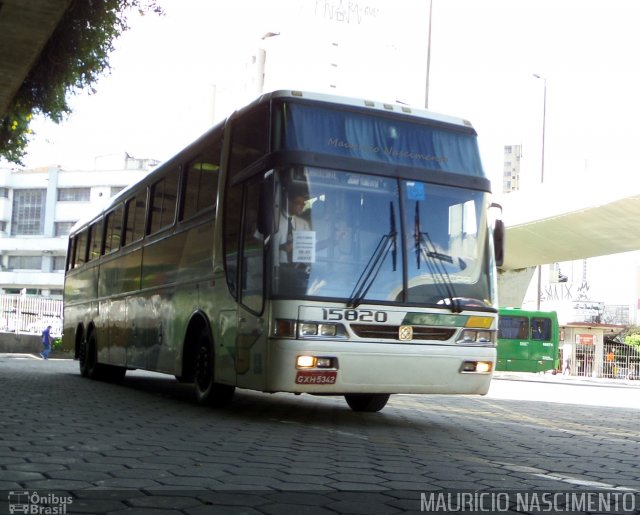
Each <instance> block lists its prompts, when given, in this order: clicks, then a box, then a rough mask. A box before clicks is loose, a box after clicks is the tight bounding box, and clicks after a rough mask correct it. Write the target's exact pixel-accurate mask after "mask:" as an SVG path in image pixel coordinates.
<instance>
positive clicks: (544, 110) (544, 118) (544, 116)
mask: <svg viewBox="0 0 640 515" xmlns="http://www.w3.org/2000/svg"><path fill="white" fill-rule="evenodd" d="M533 76H534V77H535V78H536V79H540V80H542V81H543V82H544V97H543V100H542V159H541V164H540V184H542V183H543V182H544V136H545V132H546V130H545V129H546V124H547V79H546V78H545V77H541V76H540V75H538V74H537V73H534V74H533Z"/></svg>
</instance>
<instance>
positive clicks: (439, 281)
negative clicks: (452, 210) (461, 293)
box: [413, 201, 467, 313]
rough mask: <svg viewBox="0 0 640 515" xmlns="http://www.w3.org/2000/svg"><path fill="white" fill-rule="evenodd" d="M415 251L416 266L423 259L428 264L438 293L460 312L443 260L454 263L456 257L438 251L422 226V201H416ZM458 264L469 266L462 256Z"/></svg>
mask: <svg viewBox="0 0 640 515" xmlns="http://www.w3.org/2000/svg"><path fill="white" fill-rule="evenodd" d="M413 237H414V241H415V252H416V266H417V268H418V269H419V268H420V263H421V261H422V259H424V262H425V263H426V264H427V268H428V269H429V272H430V273H431V275H432V276H433V279H434V284H435V285H436V289H437V290H438V293H439V294H440V295H441V296H442V297H444V298H445V299H448V300H449V302H448V303H446V304H447V305H448V306H449V308H450V309H451V312H452V313H460V312H461V311H462V308H461V306H460V304H459V302H458V301H457V299H456V294H455V290H454V288H453V283H452V282H451V278H450V277H449V274H448V273H447V270H446V268H445V267H444V265H443V264H442V262H443V261H444V262H447V263H451V264H453V262H454V259H453V257H452V256H450V255H448V254H444V253H442V252H438V250H437V248H436V246H435V244H434V243H433V241H432V240H431V237H430V236H429V233H428V232H423V231H422V229H421V227H420V202H419V201H416V213H415V218H414V233H413ZM458 266H460V269H461V270H464V269H465V268H466V267H467V264H466V263H465V262H464V261H463V260H462V259H460V258H458Z"/></svg>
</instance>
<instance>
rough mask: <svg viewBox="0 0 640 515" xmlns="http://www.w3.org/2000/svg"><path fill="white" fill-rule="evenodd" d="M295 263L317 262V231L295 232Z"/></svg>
mask: <svg viewBox="0 0 640 515" xmlns="http://www.w3.org/2000/svg"><path fill="white" fill-rule="evenodd" d="M292 261H293V262H294V263H315V262H316V231H293V259H292Z"/></svg>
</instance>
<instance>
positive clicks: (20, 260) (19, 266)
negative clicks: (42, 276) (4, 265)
mask: <svg viewBox="0 0 640 515" xmlns="http://www.w3.org/2000/svg"><path fill="white" fill-rule="evenodd" d="M41 269H42V258H41V257H40V256H9V270H41Z"/></svg>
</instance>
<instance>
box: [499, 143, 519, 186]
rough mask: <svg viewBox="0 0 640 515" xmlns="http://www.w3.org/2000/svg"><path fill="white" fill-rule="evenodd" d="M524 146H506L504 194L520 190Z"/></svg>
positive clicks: (503, 178)
mask: <svg viewBox="0 0 640 515" xmlns="http://www.w3.org/2000/svg"><path fill="white" fill-rule="evenodd" d="M521 158H522V145H505V147H504V173H503V175H502V193H509V192H510V191H517V190H519V189H520V160H521Z"/></svg>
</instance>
